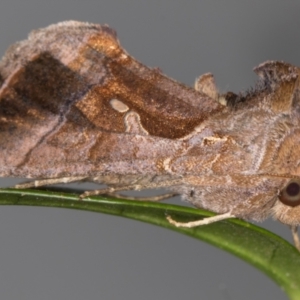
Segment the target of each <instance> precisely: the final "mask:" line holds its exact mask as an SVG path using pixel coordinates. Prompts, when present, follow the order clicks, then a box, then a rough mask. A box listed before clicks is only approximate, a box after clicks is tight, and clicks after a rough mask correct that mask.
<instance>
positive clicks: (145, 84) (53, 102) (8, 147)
mask: <svg viewBox="0 0 300 300" xmlns="http://www.w3.org/2000/svg"><path fill="white" fill-rule="evenodd" d="M0 82H1V89H0V140H1V142H0V151H1V153H2V154H3V155H1V157H0V175H1V176H22V177H28V176H31V177H32V176H35V177H53V176H58V173H57V171H55V170H57V168H58V167H59V170H60V173H59V174H60V175H62V174H70V172H74V173H73V174H72V175H74V176H76V175H78V174H81V173H85V175H87V174H89V172H92V169H93V172H94V171H95V170H96V169H97V165H99V166H100V165H103V163H104V162H113V161H119V160H120V159H121V158H122V157H123V158H124V157H125V158H126V157H129V156H130V159H131V160H134V159H138V157H134V155H136V154H137V152H138V149H139V147H140V145H141V143H145V144H144V145H145V147H147V149H148V151H147V152H148V157H147V159H151V158H152V157H153V156H154V155H155V154H157V155H158V158H159V155H160V154H159V153H156V152H155V151H153V152H152V151H151V149H152V148H153V147H154V148H153V149H158V148H159V147H162V145H161V141H170V140H171V141H175V139H177V138H180V137H182V136H185V135H187V134H188V133H189V132H191V131H192V130H193V128H194V127H195V126H197V125H199V124H200V123H201V122H203V120H205V119H207V118H208V117H211V116H212V115H213V114H215V113H218V112H220V111H221V110H222V109H223V107H222V106H221V105H220V104H219V103H217V102H216V101H214V100H213V99H211V98H210V97H209V96H207V95H205V94H203V93H201V92H197V91H195V90H194V89H192V88H188V87H186V86H184V85H182V84H180V83H178V82H176V81H174V80H172V79H170V78H168V77H166V76H165V75H163V74H162V73H161V72H160V71H158V70H157V69H150V68H147V67H145V66H143V65H142V64H141V63H139V62H138V61H136V60H134V59H133V58H132V57H131V56H130V55H128V53H127V52H126V51H125V50H123V49H122V48H121V46H120V44H119V42H118V40H117V38H116V34H115V32H114V31H113V30H112V29H110V28H109V27H108V26H100V25H94V24H88V23H81V22H75V21H68V22H62V23H59V24H56V25H51V26H49V27H47V28H44V29H40V30H36V31H34V32H32V33H31V34H30V35H29V38H28V39H27V40H24V41H21V42H19V43H17V44H15V45H13V46H11V47H10V48H9V50H8V51H7V53H6V54H5V56H4V58H3V59H2V61H1V62H0ZM128 136H130V137H128ZM134 136H136V137H137V138H136V139H133V138H132V137H134ZM139 137H143V139H142V138H139ZM163 144H164V145H165V146H164V148H161V150H160V152H163V149H165V148H166V145H167V144H168V143H167V142H164V143H163ZM172 145H173V144H172ZM172 145H171V144H169V146H171V147H173V148H174V149H176V147H175V146H174V145H175V144H174V145H173V146H172ZM130 149H135V150H130ZM158 152H159V151H158ZM161 155H162V154H161ZM165 155H168V151H165ZM143 159H146V158H145V157H144V158H143ZM86 165H88V166H89V168H85V167H83V166H86ZM70 166H72V168H70Z"/></svg>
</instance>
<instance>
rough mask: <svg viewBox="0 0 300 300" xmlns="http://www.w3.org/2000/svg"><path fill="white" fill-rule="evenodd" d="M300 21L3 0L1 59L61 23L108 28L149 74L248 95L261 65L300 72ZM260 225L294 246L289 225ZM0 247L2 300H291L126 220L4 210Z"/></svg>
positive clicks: (108, 0) (217, 256) (293, 9)
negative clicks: (211, 82)
mask: <svg viewBox="0 0 300 300" xmlns="http://www.w3.org/2000/svg"><path fill="white" fill-rule="evenodd" d="M299 12H300V2H299V1H274V0H272V1H271V0H269V1H257V0H256V1H222V2H221V1H179V0H173V1H171V0H170V1H157V0H156V1H122V0H118V1H114V0H105V1H104V0H95V1H87V0H85V1H78V0H77V1H71V0H51V1H40V0H27V1H24V0H19V1H13V0H2V1H1V3H0V37H1V43H0V53H1V55H3V54H4V51H5V49H6V48H7V47H8V46H9V45H10V44H12V43H13V42H15V41H17V40H21V39H24V38H26V36H27V34H28V33H29V31H31V30H32V29H36V28H39V27H44V26H47V25H49V24H51V23H56V22H58V21H63V20H69V19H75V20H80V21H89V22H94V23H101V24H104V23H107V24H109V25H110V26H111V27H113V28H115V29H116V30H117V32H118V36H119V39H120V41H121V43H122V45H123V46H124V47H125V49H126V50H127V51H128V52H129V53H130V54H131V55H133V56H134V57H136V58H137V59H138V60H140V61H142V62H143V63H145V64H146V65H148V66H152V67H155V66H157V67H160V68H161V69H162V70H163V71H164V73H166V74H168V75H169V76H170V77H173V78H175V79H177V80H178V81H181V82H184V83H186V84H189V85H193V83H194V79H195V77H196V76H198V75H200V74H203V73H205V72H212V73H213V74H214V75H215V77H216V81H217V84H218V86H219V88H220V91H226V90H233V91H240V90H245V89H247V88H249V87H250V86H251V85H253V83H254V81H255V74H254V73H252V68H253V67H254V66H256V65H258V64H259V63H261V62H264V61H265V60H269V59H274V60H284V61H287V62H290V63H292V64H295V65H299V60H300V57H299V53H300V41H299V24H300V18H299ZM0 155H1V154H0ZM8 182H9V183H12V181H7V180H3V179H2V180H1V181H0V183H1V185H2V186H4V185H7V184H8ZM263 226H265V227H267V228H269V229H272V230H273V231H275V232H277V233H278V234H280V235H282V236H284V237H286V238H287V239H288V240H291V238H290V232H289V230H288V228H286V227H285V226H283V225H281V224H279V223H276V222H273V221H271V220H270V221H267V222H265V223H264V224H263ZM0 239H1V244H0V297H1V299H23V300H26V299H30V300H32V299H65V300H67V299H72V300H77V299H114V300H115V299H130V300H135V299H136V300H141V299H172V300H177V299H185V300H187V299H223V300H229V299H230V300H234V299H244V300H250V299H273V300H277V299H278V300H279V299H287V297H286V296H285V295H284V294H283V292H282V291H281V290H280V289H279V287H278V286H276V285H275V284H274V283H273V282H272V281H270V280H269V279H268V278H267V277H266V276H265V275H264V274H262V273H260V272H259V271H257V270H256V269H254V268H253V267H251V266H249V265H247V264H246V263H244V262H243V261H240V260H239V259H237V258H235V257H233V256H231V255H230V254H227V253H225V252H223V251H221V250H218V249H216V248H214V247H212V246H210V245H207V244H205V243H202V242H199V241H197V240H194V239H191V238H189V237H187V236H184V235H180V234H177V233H174V232H172V231H168V230H165V229H161V228H158V227H155V226H151V225H147V224H143V223H140V222H136V221H131V220H127V219H122V218H118V217H113V216H108V215H102V214H96V213H89V212H81V211H72V210H63V209H50V208H34V207H1V208H0Z"/></svg>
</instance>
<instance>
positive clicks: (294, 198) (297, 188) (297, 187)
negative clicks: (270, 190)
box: [278, 179, 300, 206]
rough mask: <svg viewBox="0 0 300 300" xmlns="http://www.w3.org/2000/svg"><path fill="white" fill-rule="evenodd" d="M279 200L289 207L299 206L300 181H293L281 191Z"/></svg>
mask: <svg viewBox="0 0 300 300" xmlns="http://www.w3.org/2000/svg"><path fill="white" fill-rule="evenodd" d="M278 197H279V200H280V201H281V202H282V203H284V204H285V205H288V206H297V205H299V204H300V180H299V179H292V180H291V181H290V182H289V183H288V184H287V185H286V186H285V188H283V189H282V190H281V191H280V194H279V196H278Z"/></svg>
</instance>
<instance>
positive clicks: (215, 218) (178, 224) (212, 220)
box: [167, 212, 235, 228]
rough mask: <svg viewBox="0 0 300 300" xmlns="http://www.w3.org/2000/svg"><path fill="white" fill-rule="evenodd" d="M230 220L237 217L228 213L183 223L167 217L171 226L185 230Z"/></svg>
mask: <svg viewBox="0 0 300 300" xmlns="http://www.w3.org/2000/svg"><path fill="white" fill-rule="evenodd" d="M230 218H235V216H234V215H232V214H231V212H227V213H225V214H222V215H216V216H213V217H207V218H204V219H202V220H198V221H192V222H186V223H181V222H177V221H175V220H173V219H172V218H171V216H167V220H168V221H169V223H170V224H172V225H174V226H176V227H185V228H193V227H196V226H201V225H208V224H211V223H215V222H218V221H221V220H226V219H230Z"/></svg>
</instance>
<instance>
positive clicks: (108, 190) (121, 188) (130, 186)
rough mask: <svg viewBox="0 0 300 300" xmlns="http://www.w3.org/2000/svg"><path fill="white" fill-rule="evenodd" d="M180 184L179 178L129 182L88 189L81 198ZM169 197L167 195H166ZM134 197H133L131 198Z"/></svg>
mask: <svg viewBox="0 0 300 300" xmlns="http://www.w3.org/2000/svg"><path fill="white" fill-rule="evenodd" d="M176 184H178V180H170V181H165V182H163V183H157V182H154V183H149V184H146V185H139V184H138V183H136V184H127V185H121V186H120V185H119V186H115V187H113V186H109V187H108V188H104V189H100V190H93V191H86V192H84V193H83V194H81V195H80V196H79V197H80V198H81V199H83V198H85V197H89V196H96V195H104V194H105V195H112V194H115V193H116V192H120V191H130V190H133V191H140V190H142V189H158V188H165V187H168V186H174V185H176ZM172 195H173V193H172ZM166 198H167V197H166ZM131 199H132V198H131Z"/></svg>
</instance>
